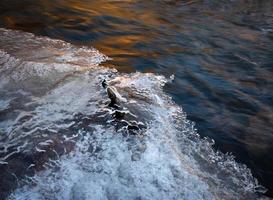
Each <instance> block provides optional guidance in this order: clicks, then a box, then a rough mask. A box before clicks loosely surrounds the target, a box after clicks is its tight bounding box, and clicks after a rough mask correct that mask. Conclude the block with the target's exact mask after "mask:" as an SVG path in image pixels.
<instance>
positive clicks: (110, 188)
mask: <svg viewBox="0 0 273 200" xmlns="http://www.w3.org/2000/svg"><path fill="white" fill-rule="evenodd" d="M13 41H18V43H17V42H16V43H14V42H13ZM0 44H3V45H4V46H3V47H2V46H1V48H2V50H1V51H0V63H3V64H1V70H3V72H5V73H6V74H9V76H7V77H6V81H5V90H7V91H8V92H7V93H6V94H7V95H9V96H8V97H9V98H6V99H5V100H4V99H2V98H1V101H2V103H1V105H2V107H3V109H7V108H9V109H11V112H10V113H11V114H12V115H10V116H9V118H8V119H6V120H5V124H6V125H5V126H4V125H1V124H0V125H1V126H0V128H2V129H1V131H2V132H3V133H2V132H1V133H0V134H1V136H0V139H1V140H0V141H1V145H2V146H4V149H3V150H1V153H4V154H5V153H6V154H5V155H4V157H2V158H1V159H0V164H5V165H8V164H9V163H8V162H7V160H8V159H7V158H9V157H10V156H11V155H14V154H16V153H18V152H24V151H26V150H35V152H38V153H43V154H46V153H47V151H48V149H50V148H49V147H52V148H53V147H54V146H53V145H55V143H59V144H62V145H64V149H66V147H65V142H67V141H73V144H74V148H72V149H70V150H68V151H65V152H66V153H65V154H64V155H62V156H59V155H58V152H57V151H55V149H53V150H52V151H53V152H55V153H56V155H57V158H55V160H52V159H51V158H49V159H48V161H47V162H45V163H42V164H43V165H44V167H45V168H44V169H43V170H41V171H37V172H36V173H35V175H34V177H28V178H27V177H26V178H24V179H23V180H21V181H20V187H18V188H17V189H16V190H15V191H14V192H12V194H11V195H10V196H9V199H21V200H22V199H257V198H258V195H256V194H255V192H256V191H258V190H259V187H260V186H259V184H258V183H257V180H256V179H255V178H253V176H252V175H251V172H250V170H249V169H248V168H247V167H246V166H244V165H241V164H238V163H236V162H235V161H234V159H233V157H232V156H229V155H224V154H222V153H220V152H215V151H214V150H213V148H212V144H213V142H211V141H210V140H208V139H201V138H200V137H199V135H198V134H197V133H196V130H195V128H194V126H193V124H192V123H191V122H190V121H188V120H187V119H186V115H185V113H184V112H183V111H182V108H181V107H179V106H177V105H176V104H175V103H174V102H173V101H172V100H171V98H170V97H169V96H167V95H166V94H164V92H163V89H162V87H163V86H164V84H165V83H166V82H167V79H166V78H164V77H162V76H156V75H154V74H151V73H148V74H143V73H134V74H119V73H113V71H112V70H110V69H105V68H103V67H100V66H98V64H99V63H100V62H102V61H104V60H105V59H107V57H105V56H103V55H102V54H100V53H99V52H97V51H96V50H94V49H90V48H85V47H83V48H78V47H75V46H73V45H70V44H67V43H65V42H63V41H59V40H51V39H49V38H42V37H35V36H34V35H32V34H28V33H21V32H17V31H9V30H5V29H0ZM17 45H21V46H20V48H19V47H18V46H17ZM27 47H28V48H30V47H32V48H31V49H32V50H31V51H29V52H25V51H24V49H26V48H27ZM5 63H6V64H5ZM21 70H22V73H21ZM107 76H111V77H112V78H108V79H111V80H109V81H108V83H109V87H113V88H116V92H117V94H119V95H118V98H120V99H126V101H123V102H122V104H124V105H125V107H126V108H127V109H128V111H126V113H127V114H128V113H131V114H132V115H133V116H134V117H135V118H137V120H138V121H140V122H141V123H142V124H145V125H147V129H145V130H143V131H142V132H140V133H139V134H136V135H127V136H126V135H124V134H122V133H123V130H121V131H120V132H117V131H116V128H115V126H114V121H115V120H114V119H113V118H111V114H112V113H113V110H111V108H109V107H107V101H108V100H107V94H106V91H105V90H104V89H103V87H102V86H101V80H102V79H103V78H105V77H107ZM1 77H2V76H1ZM170 79H171V80H172V79H173V77H171V78H170ZM14 83H15V84H14ZM37 83H39V84H40V85H39V84H37ZM3 88H4V87H3ZM3 88H1V91H0V92H4V89H3ZM18 88H20V89H21V90H23V91H24V92H25V93H20V94H19V93H18V91H19V90H18ZM2 90H3V91H2ZM37 91H39V92H40V93H39V94H37ZM18 97H20V101H19V100H18V99H19V98H18ZM14 101H19V104H20V107H19V108H16V107H13V106H14V105H16V104H15V103H14ZM78 115H80V116H81V117H80V118H77V116H78ZM84 120H85V121H84ZM96 120H97V121H99V122H94V121H96ZM83 121H84V122H83ZM107 121H108V122H109V123H107ZM73 127H74V128H73ZM75 127H76V128H75ZM67 132H68V133H67ZM3 135H4V136H5V137H4V136H3ZM55 135H57V136H58V137H57V139H56V138H55ZM2 136H3V138H1V137H2ZM14 147H16V148H15V150H14V151H10V149H13V148H14ZM6 156H8V157H6ZM28 167H29V168H35V167H36V165H34V164H30V165H28ZM261 191H262V190H261Z"/></svg>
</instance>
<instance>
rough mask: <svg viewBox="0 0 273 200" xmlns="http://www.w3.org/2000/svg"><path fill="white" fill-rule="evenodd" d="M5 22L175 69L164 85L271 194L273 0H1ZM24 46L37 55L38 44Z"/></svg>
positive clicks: (160, 70)
mask: <svg viewBox="0 0 273 200" xmlns="http://www.w3.org/2000/svg"><path fill="white" fill-rule="evenodd" d="M0 25H1V27H4V28H8V29H19V30H23V31H26V32H32V33H34V34H35V35H42V36H48V37H50V38H56V39H61V40H64V41H67V42H70V43H72V44H74V45H77V46H81V45H84V46H89V47H94V48H96V49H98V50H99V51H100V52H101V53H103V54H104V55H106V56H108V57H109V58H111V60H107V61H106V60H104V59H102V60H100V61H105V62H104V63H103V65H104V66H106V67H110V68H116V69H117V70H118V71H119V72H125V73H132V72H135V71H139V72H150V73H154V74H158V75H163V76H165V77H170V76H171V75H174V80H173V81H172V82H168V83H166V85H165V87H164V92H165V93H167V94H168V95H170V96H171V97H172V98H173V100H174V101H175V102H176V103H177V104H178V105H180V106H181V107H182V108H183V110H184V111H185V113H186V114H187V116H188V118H189V119H190V120H191V121H193V122H195V123H196V125H195V127H196V128H197V129H198V133H199V134H200V135H201V136H207V137H209V138H212V139H214V140H215V148H216V149H219V150H221V151H222V152H232V154H233V155H235V156H236V161H238V162H240V163H244V164H246V165H247V166H248V167H249V168H250V169H251V171H252V173H253V175H254V177H256V178H257V179H258V180H259V183H261V184H262V185H263V186H265V187H266V188H267V189H268V192H267V193H266V194H267V195H269V196H273V181H272V180H273V155H272V152H273V144H272V141H273V121H272V119H273V92H272V91H273V1H270V0H260V1H258V0H256V1H255V0H248V1H247V0H245V1H244V0H237V1H236V0H235V1H226V0H223V1H221V0H215V1H213V0H203V1H201V0H200V1H198V0H192V1H175V0H165V1H163V0H152V1H141V0H139V1H137V0H136V1H133V0H127V1H126V0H120V1H118V0H117V1H114V0H113V1H110V0H109V1H106V0H96V1H91V0H89V1H87V0H86V1H84V0H82V1H80V0H74V1H73V0H51V1H43V0H24V1H19V0H2V1H1V2H0ZM12 40H13V39H11V40H10V43H11V46H14V45H15V41H16V40H14V41H12ZM3 41H4V42H7V41H6V40H3ZM13 42H14V43H13ZM5 44H6V43H5ZM42 44H43V43H42ZM0 48H1V47H0ZM17 48H18V49H20V48H25V49H24V51H26V55H28V56H29V55H31V56H33V54H31V52H28V51H31V50H32V49H31V47H29V46H26V47H24V46H23V45H22V46H20V43H19V44H18V47H17ZM75 48H76V47H75ZM1 49H2V48H1ZM56 49H58V47H57V48H56ZM3 50H4V51H7V52H8V53H9V54H11V55H13V53H14V52H16V50H14V49H11V50H10V49H9V51H8V50H7V49H3ZM55 51H57V50H55ZM69 51H70V50H69ZM72 52H73V51H72ZM21 54H22V55H23V56H22V55H21ZM21 54H19V56H18V55H17V53H16V54H15V55H16V56H17V57H21V58H23V60H27V61H29V60H28V57H27V58H26V55H24V54H23V53H21ZM41 54H43V53H41ZM57 54H58V56H60V53H57ZM16 56H15V57H16ZM31 56H29V57H31ZM46 56H47V54H46ZM50 56H52V55H49V57H50ZM76 56H78V55H76ZM38 58H40V59H45V58H44V57H42V55H40V54H39V56H38ZM32 59H33V58H32ZM63 59H64V60H66V59H67V57H64V58H63ZM84 59H85V58H84ZM34 60H35V61H37V60H38V59H37V58H34ZM54 62H55V61H54ZM73 62H74V61H73ZM86 62H87V61H84V63H86ZM92 62H93V61H92ZM49 63H52V61H51V60H50V61H49ZM80 63H82V60H81V59H80ZM72 64H73V63H72ZM68 71H69V72H70V69H68ZM72 71H74V69H73V70H72ZM56 76H57V75H56ZM61 77H62V76H61ZM51 79H53V80H54V77H53V78H52V77H51ZM87 82H88V81H87ZM38 83H41V82H39V81H38ZM42 83H43V84H44V82H42ZM75 84H76V83H75ZM75 84H72V86H73V87H76V86H75ZM78 84H80V82H79V83H78ZM82 84H83V83H82ZM34 85H35V84H34ZM53 85H54V84H53ZM76 85H77V84H76ZM30 86H31V87H33V88H32V90H33V91H34V90H35V91H34V93H35V94H36V92H38V91H40V90H41V93H43V92H42V91H43V90H42V89H41V88H35V87H34V86H33V85H32V84H30ZM72 86H71V87H72ZM50 87H51V86H50ZM52 87H53V86H52ZM54 87H55V86H54ZM67 87H69V86H67ZM79 87H80V86H79ZM82 87H83V88H85V86H82ZM75 90H76V89H75ZM33 91H32V92H33ZM45 91H47V89H45ZM91 91H93V90H91ZM73 94H74V93H73ZM1 95H2V94H1ZM5 95H6V93H4V94H3V96H5ZM21 95H22V96H24V95H23V94H21ZM37 95H38V96H39V95H41V94H37ZM71 95H72V94H71ZM10 96H12V94H10ZM87 96H88V95H87ZM88 98H89V97H88ZM98 98H99V97H98ZM7 99H9V98H8V97H7ZM75 99H76V98H75ZM2 101H3V102H2ZM8 101H10V100H7V101H5V100H2V99H1V102H0V103H1V107H3V108H5V105H8V104H9V102H8ZM22 101H28V100H24V99H23V100H22ZM60 101H61V100H60ZM2 104H3V105H2ZM0 117H1V118H0V119H1V120H2V119H6V118H7V114H6V113H5V112H3V114H2V116H0ZM9 117H11V116H9ZM79 187H80V186H79ZM204 187H206V186H204ZM200 190H202V189H200ZM194 197H197V196H193V198H194ZM206 197H208V198H209V194H208V196H206Z"/></svg>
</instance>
